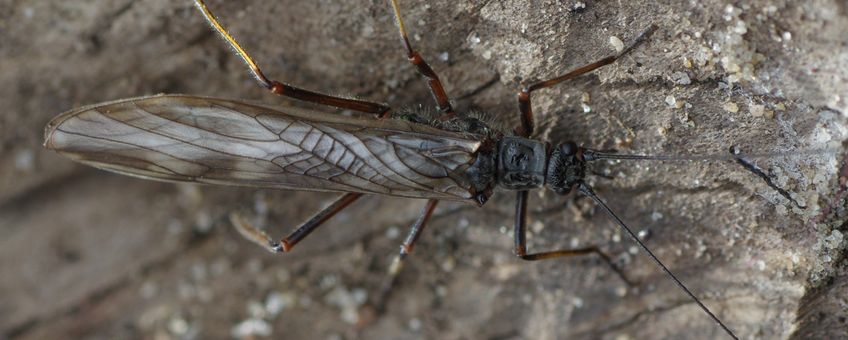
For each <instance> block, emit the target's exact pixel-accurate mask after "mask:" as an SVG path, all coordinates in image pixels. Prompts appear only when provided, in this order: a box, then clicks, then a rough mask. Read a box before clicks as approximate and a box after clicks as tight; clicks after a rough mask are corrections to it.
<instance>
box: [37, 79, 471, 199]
mask: <svg viewBox="0 0 848 340" xmlns="http://www.w3.org/2000/svg"><path fill="white" fill-rule="evenodd" d="M480 145H481V142H480V141H478V140H476V138H474V136H461V135H459V134H455V133H451V132H446V131H442V130H438V129H434V128H432V127H429V126H424V125H420V124H414V123H411V122H407V121H401V120H395V119H381V120H377V119H363V118H352V117H346V116H342V115H338V114H330V113H322V112H310V111H303V110H298V109H294V108H285V109H283V110H281V109H276V108H269V107H265V106H260V105H254V104H248V103H244V102H239V101H234V100H226V99H217V98H206V97H196V96H183V95H158V96H150V97H142V98H132V99H124V100H119V101H115V102H109V103H103V104H98V105H93V106H88V107H83V108H80V109H76V110H73V111H69V112H66V113H64V114H62V115H60V116H58V117H56V118H55V119H53V121H51V122H50V124H49V125H48V127H47V130H46V132H45V146H46V147H47V148H50V149H53V150H56V151H57V152H59V153H61V154H63V155H65V156H67V157H69V158H71V159H74V160H77V161H79V162H82V163H85V164H88V165H91V166H94V167H97V168H101V169H105V170H109V171H113V172H118V173H122V174H127V175H131V176H136V177H143V178H148V179H156V180H165V181H179V182H197V183H207V184H223V185H237V186H251V187H267V188H281V189H294V190H311V191H339V192H361V193H370V194H383V195H393V196H403V197H416V198H438V199H447V200H458V201H470V202H474V201H473V199H472V197H473V190H472V189H471V184H470V182H469V179H468V178H467V175H466V174H465V169H467V168H468V167H469V166H470V165H471V164H472V163H473V162H474V159H475V157H476V156H475V154H476V152H477V149H478V148H479V147H480Z"/></svg>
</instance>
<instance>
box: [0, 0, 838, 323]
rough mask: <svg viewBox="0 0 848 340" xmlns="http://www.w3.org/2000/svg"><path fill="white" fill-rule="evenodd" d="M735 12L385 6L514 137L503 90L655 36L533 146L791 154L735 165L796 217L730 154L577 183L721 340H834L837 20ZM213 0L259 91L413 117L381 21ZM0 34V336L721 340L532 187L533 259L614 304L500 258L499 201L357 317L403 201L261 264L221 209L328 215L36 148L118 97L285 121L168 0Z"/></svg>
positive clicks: (669, 7) (635, 261)
mask: <svg viewBox="0 0 848 340" xmlns="http://www.w3.org/2000/svg"><path fill="white" fill-rule="evenodd" d="M748 3H749V4H747V5H744V6H742V5H739V4H738V3H736V2H718V1H704V2H679V1H671V2H663V3H641V2H615V3H604V2H589V1H585V2H581V1H530V2H528V1H518V0H514V1H512V0H510V1H444V0H438V1H426V2H424V1H421V2H412V1H403V2H402V3H401V6H402V7H403V10H404V12H403V14H404V16H405V19H406V22H407V26H408V28H409V30H410V35H411V41H412V43H413V44H414V45H415V46H416V47H417V48H419V49H420V50H421V52H422V54H423V55H424V56H425V58H426V59H427V60H428V61H430V62H431V65H433V68H434V69H435V70H436V71H437V72H438V73H439V74H440V76H441V78H442V80H443V81H444V83H445V86H446V88H447V90H448V93H449V94H451V96H452V98H453V99H454V103H455V104H456V107H457V108H458V109H459V110H462V111H468V110H481V111H486V112H489V113H491V114H492V115H494V116H495V117H497V119H498V120H500V121H503V122H504V123H505V124H516V123H517V122H518V120H517V118H518V114H517V105H516V102H515V93H516V91H517V90H518V89H519V88H520V86H521V84H526V83H528V82H531V81H533V80H540V79H546V78H549V77H552V76H554V75H557V74H561V73H563V72H565V71H567V70H569V69H572V68H574V67H577V66H580V65H583V64H586V63H589V62H592V61H594V60H597V59H599V58H601V57H604V56H606V55H609V54H613V53H615V52H616V49H620V48H621V47H622V46H624V45H626V44H628V43H629V42H630V41H631V40H632V39H633V38H634V37H636V36H637V35H638V34H639V33H640V32H642V31H643V30H645V29H646V28H647V27H650V25H652V24H654V25H657V27H658V28H657V30H656V31H655V32H654V33H653V34H652V35H651V36H650V38H649V39H648V40H647V41H645V42H644V43H642V44H640V45H638V46H637V47H636V48H635V49H634V50H633V51H631V52H630V53H628V54H627V55H625V56H624V57H623V58H622V59H620V60H619V61H618V62H616V63H615V64H613V65H610V66H606V67H604V68H602V69H600V70H598V71H597V72H595V73H593V74H591V75H588V76H585V77H582V78H580V79H577V80H575V81H573V82H570V83H568V84H564V85H561V86H559V87H556V88H553V89H549V90H542V91H540V92H538V93H537V94H536V95H535V96H534V109H535V112H536V113H537V131H538V136H539V137H540V138H544V139H547V140H550V141H554V142H555V141H561V140H574V141H576V142H578V143H579V144H581V145H585V146H588V147H593V148H599V149H608V148H614V149H617V150H619V151H620V152H622V153H638V154H727V149H728V147H729V146H731V145H738V146H740V147H741V148H742V149H743V151H745V152H747V153H788V154H791V156H786V157H768V158H759V159H756V160H752V161H754V162H755V164H757V166H758V167H760V168H762V169H764V170H765V171H766V172H767V173H769V174H770V175H772V176H773V179H774V182H775V183H776V184H777V185H779V186H780V187H782V188H785V189H786V190H787V191H788V192H789V193H790V194H791V197H792V198H793V199H794V200H796V201H797V202H798V204H793V203H792V202H791V201H790V200H788V199H787V198H785V197H784V196H781V195H780V194H779V193H778V192H777V191H775V190H773V189H772V188H769V186H768V185H766V183H765V181H763V180H761V179H759V178H757V177H756V176H755V175H754V174H752V173H751V172H748V171H746V170H744V169H743V168H742V167H741V166H739V165H738V164H735V163H734V162H732V161H719V162H620V163H619V162H611V163H600V164H597V165H596V168H595V169H596V170H597V171H598V172H601V173H603V174H606V175H608V176H609V177H611V179H606V178H603V177H595V178H594V179H593V180H592V181H591V182H590V184H592V185H593V186H594V187H595V191H596V192H597V193H598V194H599V195H601V196H602V197H603V198H604V199H605V200H606V201H607V203H608V204H609V206H610V207H611V208H612V209H613V210H615V211H616V212H618V214H619V216H620V217H621V218H622V219H623V220H624V221H626V222H627V223H628V224H630V225H631V226H632V227H633V228H634V229H635V230H637V231H640V232H641V233H642V235H645V238H644V239H645V242H646V243H647V244H648V246H649V247H650V248H651V249H652V250H653V251H654V252H655V253H656V254H657V255H658V256H659V257H660V258H661V259H662V260H663V261H664V262H665V263H666V264H667V265H668V266H669V267H670V268H671V269H672V271H673V272H675V273H676V274H677V275H678V276H679V277H680V278H681V280H682V281H683V282H685V283H686V284H687V285H688V286H689V287H690V288H691V289H692V291H693V292H695V294H696V295H698V296H699V297H701V298H702V300H703V301H704V303H705V304H706V305H707V306H709V307H710V308H711V309H712V310H713V311H714V312H716V314H717V315H718V316H719V317H720V318H721V319H722V320H724V321H725V322H726V323H727V324H728V325H729V327H730V328H732V329H733V330H734V331H735V332H736V333H737V334H738V335H739V336H741V337H742V338H751V339H759V338H762V339H788V338H797V339H806V338H839V337H848V333H846V329H848V321H846V318H847V317H848V313H846V310H848V293H847V292H846V291H847V290H846V288H845V287H846V285H848V272H846V260H845V250H846V248H848V241H846V240H845V237H844V235H845V233H847V232H848V225H846V220H848V218H846V214H848V213H847V212H846V209H845V207H846V196H848V194H846V178H848V165H846V160H845V156H846V152H845V149H844V145H845V141H846V140H848V116H846V114H848V38H846V36H845V34H844V32H846V31H848V8H846V5H845V2H842V1H826V0H818V1H808V2H804V4H798V3H797V2H793V1H761V0H757V1H749V2H748ZM210 5H211V6H212V8H213V9H214V10H215V11H216V12H217V14H218V15H219V16H220V17H221V19H222V21H223V22H224V24H225V25H226V26H227V27H229V29H230V30H231V31H232V32H233V33H234V35H235V36H236V37H237V38H238V39H239V40H240V41H241V42H242V43H243V44H244V45H245V47H246V48H247V50H248V51H250V52H251V53H252V54H253V56H254V57H255V58H256V59H257V61H258V62H259V63H260V65H261V66H262V67H263V68H264V70H265V73H266V75H268V76H270V77H274V78H277V79H279V80H281V81H285V82H289V83H292V84H297V85H300V86H303V87H306V88H310V89H316V90H321V91H324V92H328V93H336V94H343V95H350V96H356V97H360V98H366V99H369V100H375V101H382V102H387V103H389V104H391V105H392V106H393V107H403V106H417V105H424V106H430V105H432V101H431V98H430V96H429V94H428V93H427V89H426V87H425V84H424V82H423V81H422V80H420V77H419V76H418V75H417V74H416V73H415V71H414V69H413V68H412V67H411V66H410V65H409V64H408V62H407V61H406V59H405V57H404V55H403V51H402V49H401V48H400V44H399V40H398V38H397V36H396V31H395V29H394V27H393V23H392V18H391V16H390V12H389V10H388V8H387V7H386V4H385V1H382V0H365V1H361V0H358V1H294V0H286V1H274V2H252V3H250V4H249V5H247V6H244V5H243V4H240V3H236V2H223V1H214V2H211V3H210ZM0 19H2V20H0V32H2V34H0V98H2V100H3V103H4V104H5V107H6V111H5V112H4V113H3V114H0V230H2V234H3V236H4V237H2V241H0V296H2V298H0V331H2V333H0V334H4V336H5V337H9V338H57V337H68V336H71V337H94V338H115V337H120V338H125V337H163V338H224V337H231V336H232V337H238V338H247V337H251V336H275V337H279V336H287V337H290V338H330V339H340V338H345V339H349V338H366V339H368V338H434V337H436V336H437V335H438V336H439V337H440V338H446V339H459V338H532V339H559V338H577V339H596V338H604V339H628V338H635V339H643V338H686V339H693V338H703V339H712V338H720V337H722V334H723V333H722V332H721V330H720V329H719V328H718V327H717V326H716V325H715V324H714V323H713V322H711V320H710V319H709V318H708V317H707V316H706V315H705V314H704V313H703V312H701V311H700V310H699V309H698V308H697V306H696V305H695V304H693V303H692V302H691V301H690V300H688V299H687V298H686V297H685V296H684V295H683V294H682V293H681V292H680V291H679V290H678V289H677V288H676V287H675V286H674V285H673V283H672V282H671V281H670V280H669V279H668V278H667V277H666V276H665V275H663V274H662V272H660V271H659V270H658V269H657V268H656V267H655V266H654V265H653V263H651V262H650V260H649V259H648V258H647V257H646V256H644V255H643V254H641V253H640V251H639V250H638V249H637V248H636V247H635V246H634V244H633V243H632V241H631V240H629V239H628V238H627V236H626V235H624V234H622V233H621V232H620V231H619V230H617V228H616V227H615V226H614V225H613V224H612V223H611V222H610V221H609V220H608V219H607V218H606V216H604V214H603V212H602V211H600V210H598V209H596V208H594V207H593V205H592V202H591V201H589V200H587V199H586V198H583V197H573V196H569V197H556V196H555V195H554V194H553V193H551V192H545V193H540V194H538V195H537V194H533V195H531V209H530V210H531V214H530V231H531V235H530V236H529V241H530V248H531V251H533V250H552V249H559V248H565V247H575V246H577V247H579V246H587V245H592V244H597V245H599V246H601V248H602V249H603V250H604V251H605V252H607V253H609V254H611V255H612V256H613V257H614V259H615V260H616V262H617V263H618V264H619V265H621V266H622V268H623V269H624V271H625V272H626V274H627V275H628V276H629V277H631V278H633V279H635V280H636V281H638V285H637V286H636V287H635V288H632V289H628V287H627V286H626V285H625V284H624V283H623V282H622V281H620V280H619V279H618V278H617V276H615V275H614V273H612V272H611V271H610V269H609V268H608V267H606V266H605V265H604V264H603V263H602V262H601V261H599V260H598V259H596V258H592V257H586V258H572V259H562V260H552V261H542V262H538V263H525V262H521V261H520V260H518V259H516V258H515V257H514V256H512V255H511V253H510V250H511V249H512V239H511V228H512V218H513V215H514V212H513V199H514V195H513V194H511V193H507V192H501V193H499V195H497V196H496V197H495V198H494V199H493V200H492V201H491V202H489V203H487V204H486V206H485V207H484V208H482V209H478V208H476V207H470V206H461V205H454V204H442V205H440V206H439V209H437V211H436V216H435V218H434V219H433V220H432V222H431V224H430V225H429V226H428V228H427V229H426V230H425V233H424V236H423V237H422V239H421V241H420V242H419V244H418V246H417V247H416V248H415V252H414V253H413V254H412V256H411V257H410V260H409V261H408V265H407V267H406V269H405V270H404V271H403V272H402V274H401V276H400V279H399V282H398V285H397V287H396V288H395V290H394V291H393V294H392V295H390V298H389V300H388V306H387V313H386V314H384V315H378V316H373V317H369V314H368V313H367V311H368V310H369V309H368V308H367V306H368V305H369V303H370V301H373V300H374V297H375V296H376V295H377V294H378V293H379V287H380V284H381V282H382V280H383V277H384V272H385V270H386V268H387V267H388V263H389V261H390V259H391V258H392V256H393V255H394V254H395V253H396V251H397V245H398V244H399V243H400V242H401V239H402V236H403V235H405V233H406V226H407V225H409V224H410V223H411V222H412V221H414V219H415V218H416V216H417V213H418V211H419V210H420V209H421V206H423V201H416V200H398V199H392V198H381V197H370V198H367V199H364V200H361V201H360V202H357V203H355V204H354V205H352V206H351V207H350V208H349V209H348V210H346V211H344V212H343V213H342V214H340V215H338V216H337V217H336V218H334V219H333V220H332V221H331V222H329V223H328V225H326V226H324V227H323V228H321V229H320V230H319V231H317V232H315V233H314V234H313V235H312V236H311V237H310V238H308V239H307V240H306V241H304V242H303V243H302V244H301V245H299V246H298V247H297V248H296V249H295V251H294V252H293V253H290V254H285V255H282V256H275V255H271V254H268V253H267V252H265V251H263V250H262V249H258V248H257V247H255V246H253V245H252V244H250V243H248V242H246V241H244V240H243V239H241V238H240V237H239V236H238V235H237V233H236V232H235V231H234V230H232V228H230V225H229V222H228V219H227V215H228V214H229V212H231V211H233V210H240V211H242V212H243V213H244V214H245V215H246V216H248V217H249V218H250V219H251V220H252V221H253V222H255V223H256V224H257V225H260V226H263V227H267V228H268V229H269V230H270V232H271V233H272V234H273V235H284V234H285V233H286V232H288V230H290V229H291V228H293V227H294V226H295V225H296V224H297V223H298V222H299V221H302V220H304V219H305V218H308V217H309V216H310V214H311V212H312V211H315V210H317V209H319V208H320V207H321V206H322V205H325V204H328V203H329V201H331V200H332V199H333V197H334V195H332V194H318V193H306V192H279V191H267V190H249V189H233V188H221V187H196V186H190V185H174V184H167V183H154V182H147V181H142V180H138V179H132V178H126V177H120V176H116V175H111V174H106V173H103V172H100V171H96V170H92V169H88V168H84V167H82V166H79V165H76V164H74V163H72V162H70V161H68V160H65V159H62V158H60V157H58V156H56V155H55V154H52V153H50V152H47V151H45V150H43V149H41V147H40V143H41V138H42V129H43V127H44V125H45V124H46V122H47V121H48V120H49V119H50V118H51V117H53V116H55V115H56V114H58V113H60V112H62V111H64V110H68V109H70V108H73V107H77V106H81V105H85V104H91V103H96V102H102V101H108V100H112V99H117V98H124V97H133V96H140V95H146V94H155V93H162V92H167V93H191V94H198V95H210V96H220V97H228V98H242V99H249V100H261V101H263V102H266V103H281V104H285V105H288V104H291V102H290V101H287V100H284V99H280V98H278V97H275V96H273V95H271V94H268V93H266V92H265V91H263V90H262V89H260V88H259V87H258V86H256V85H255V83H254V82H253V80H252V78H251V77H250V76H249V75H248V74H247V72H246V69H245V67H244V65H243V64H242V63H241V61H240V60H239V59H238V58H237V57H236V56H235V55H233V54H232V53H231V51H230V50H229V49H228V48H227V47H226V46H225V45H224V43H223V42H222V41H221V39H218V38H217V37H216V36H215V35H214V34H213V33H212V32H211V31H210V29H209V28H208V27H207V26H206V24H205V22H204V20H203V19H202V17H201V16H200V15H199V13H198V12H197V11H196V10H195V8H194V7H193V6H192V5H191V4H190V2H188V1H162V0H159V1H63V2H36V3H31V2H15V1H8V0H6V1H2V3H0ZM295 105H300V104H297V103H295ZM304 106H307V107H309V105H304ZM798 150H801V151H798ZM822 150H827V152H823V151H822ZM799 206H805V207H806V208H805V209H801V208H800V207H799ZM363 311H365V312H363ZM366 321H367V322H366ZM357 322H358V323H361V324H362V325H359V326H357V325H355V324H356V323H357Z"/></svg>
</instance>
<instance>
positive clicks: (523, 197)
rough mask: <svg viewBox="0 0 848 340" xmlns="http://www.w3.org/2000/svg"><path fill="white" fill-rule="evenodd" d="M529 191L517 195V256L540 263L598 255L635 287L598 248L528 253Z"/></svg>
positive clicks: (514, 251) (623, 279) (622, 278)
mask: <svg viewBox="0 0 848 340" xmlns="http://www.w3.org/2000/svg"><path fill="white" fill-rule="evenodd" d="M528 193H529V191H526V190H524V191H519V192H518V193H517V195H516V196H517V197H516V202H515V230H514V234H515V235H514V236H515V249H513V253H515V255H516V256H518V257H519V258H521V259H522V260H526V261H538V260H546V259H553V258H557V257H572V256H581V255H591V254H595V255H598V257H600V258H601V259H602V260H603V261H604V262H606V264H607V265H609V267H610V268H611V269H612V270H613V271H614V272H615V273H616V274H617V275H618V277H620V278H621V280H622V281H624V283H625V284H627V285H628V286H630V287H633V286H635V285H634V283H633V282H632V281H630V279H628V278H627V276H625V275H624V273H623V272H622V271H621V269H619V268H618V266H616V265H615V263H613V261H612V259H611V258H610V257H609V255H607V254H604V252H602V251H601V249H600V248H598V247H597V246H589V247H584V248H577V249H560V250H553V251H546V252H540V253H531V254H528V253H527V196H528Z"/></svg>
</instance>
